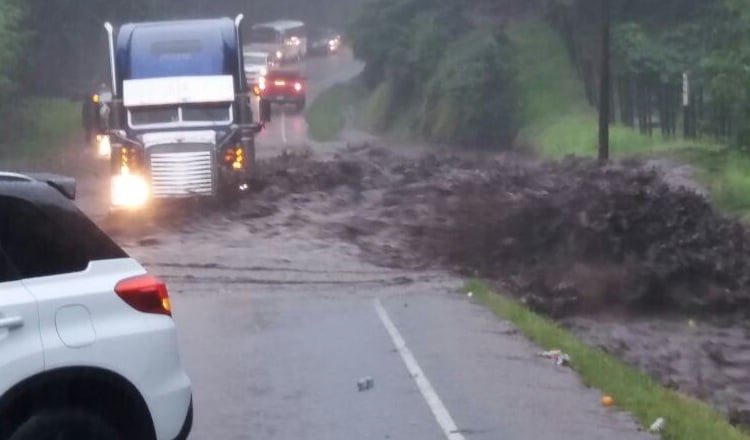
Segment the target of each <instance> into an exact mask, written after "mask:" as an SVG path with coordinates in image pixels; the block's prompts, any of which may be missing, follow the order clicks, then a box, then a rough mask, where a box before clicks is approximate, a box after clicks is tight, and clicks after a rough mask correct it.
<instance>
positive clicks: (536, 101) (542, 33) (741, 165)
mask: <svg viewBox="0 0 750 440" xmlns="http://www.w3.org/2000/svg"><path fill="white" fill-rule="evenodd" d="M509 35H510V38H511V40H512V41H513V42H514V44H515V45H516V46H517V54H518V71H519V82H520V87H521V103H522V107H523V117H524V121H526V123H525V126H524V128H523V130H522V131H521V134H520V137H519V144H521V145H530V146H531V147H532V148H533V149H534V150H535V152H536V153H538V154H539V155H540V156H541V157H544V158H549V159H559V158H561V157H565V156H568V155H574V156H582V157H593V156H595V155H596V154H597V145H598V127H597V125H598V121H597V113H596V111H595V109H594V108H592V107H591V106H590V105H588V103H587V102H586V99H585V95H584V91H583V85H582V82H581V81H580V79H579V78H578V76H577V75H576V72H575V69H574V68H573V65H572V63H571V61H570V58H569V56H568V52H567V51H566V49H565V46H564V45H563V42H562V39H561V38H560V36H559V35H558V34H557V33H556V32H555V31H554V30H553V29H552V28H551V27H550V26H549V25H548V24H546V23H544V22H543V21H542V20H538V19H529V20H526V21H518V22H516V23H515V24H513V25H512V26H511V27H510V29H509ZM610 154H611V155H612V157H630V156H667V157H673V158H677V159H679V160H682V161H684V162H687V163H690V164H692V165H693V166H694V167H695V168H696V170H697V172H698V175H699V177H700V178H701V179H702V180H703V182H704V183H705V184H706V186H707V187H708V188H709V189H710V191H711V195H712V199H713V201H714V203H715V204H716V206H717V207H718V208H719V209H720V210H721V211H722V212H725V213H730V214H734V215H737V216H739V217H741V218H743V219H745V220H749V221H750V155H748V154H746V153H739V152H730V151H728V150H727V149H725V148H719V147H717V146H716V142H715V141H706V140H699V141H694V140H685V139H682V138H679V137H678V138H665V137H662V136H661V134H658V133H657V134H654V135H653V136H648V135H645V134H641V133H639V132H638V131H636V130H633V129H630V128H628V127H623V126H620V125H614V126H612V127H611V128H610Z"/></svg>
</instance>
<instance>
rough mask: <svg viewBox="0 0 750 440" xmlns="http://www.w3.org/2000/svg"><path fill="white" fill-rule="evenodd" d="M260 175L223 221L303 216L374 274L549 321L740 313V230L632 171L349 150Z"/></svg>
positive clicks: (743, 261) (282, 160)
mask: <svg viewBox="0 0 750 440" xmlns="http://www.w3.org/2000/svg"><path fill="white" fill-rule="evenodd" d="M259 171H260V172H259V174H258V175H257V176H256V182H255V185H254V187H255V189H256V190H255V191H256V192H255V193H254V194H251V195H250V197H248V198H247V199H245V200H243V201H242V203H241V204H240V205H239V206H238V207H236V208H235V212H234V214H233V215H240V216H243V215H245V216H247V215H250V216H251V217H252V216H253V213H257V211H258V210H259V209H260V211H261V212H260V214H261V215H262V214H263V212H264V211H268V213H270V212H272V209H271V210H269V209H268V208H259V206H260V207H263V206H266V205H265V204H268V203H277V202H281V201H285V202H286V203H292V204H295V205H296V206H299V207H305V208H307V211H308V213H307V214H306V215H308V216H309V217H310V218H309V219H308V220H309V221H310V222H312V223H315V224H318V225H319V226H321V230H322V233H325V234H330V235H335V236H337V237H338V238H342V239H345V240H348V241H352V242H354V243H356V244H358V245H359V246H360V247H361V249H362V250H363V255H364V256H365V257H367V258H368V259H370V260H372V261H374V262H376V263H378V264H381V265H386V266H399V267H413V268H416V267H432V268H435V267H440V268H447V269H450V270H455V271H458V272H460V273H461V274H463V275H467V276H475V275H477V276H482V277H486V278H489V279H493V280H496V281H497V282H498V283H500V284H502V285H503V287H505V288H506V289H508V290H510V291H512V292H514V293H517V294H518V295H519V296H520V297H521V298H523V299H524V301H525V302H526V303H527V304H529V305H530V306H532V307H534V308H536V309H537V310H539V311H542V312H545V313H547V314H550V315H552V316H565V315H569V314H575V313H582V312H586V313H590V312H598V311H603V310H604V311H607V310H609V311H611V310H615V309H617V310H628V311H633V310H635V311H638V310H647V311H649V312H654V311H668V312H675V311H680V312H689V313H693V314H707V313H724V312H728V311H737V310H747V308H748V305H750V260H748V259H747V257H746V255H747V251H748V249H749V248H750V235H748V232H747V230H746V229H745V228H744V226H743V225H741V224H740V223H739V222H736V221H733V220H731V219H727V218H724V217H722V216H720V215H719V214H717V213H716V212H715V211H714V210H713V208H712V207H711V205H710V202H709V201H708V200H707V199H706V198H705V197H703V196H702V195H700V194H698V193H696V192H695V191H692V190H690V189H683V188H674V187H672V186H670V184H669V183H668V182H666V181H665V180H664V179H663V178H662V177H661V175H660V174H659V173H657V171H655V170H654V169H652V168H649V167H645V166H643V165H641V164H638V163H619V164H614V165H608V166H601V165H599V164H598V163H597V162H595V161H588V160H568V161H563V162H559V163H538V162H533V161H529V160H523V159H520V158H513V157H502V158H491V157H485V156H477V157H466V156H462V157H459V156H452V155H436V154H427V155H424V156H421V157H418V158H406V157H402V156H399V155H397V154H395V153H393V152H391V151H390V150H386V149H379V148H372V147H360V148H353V149H349V150H347V151H345V152H343V153H342V154H340V155H339V156H338V157H337V158H336V159H334V160H331V161H326V162H319V161H315V160H313V159H311V158H310V157H308V156H294V155H292V156H282V157H278V158H275V159H272V160H270V161H267V162H265V163H264V164H263V165H262V166H261V168H260V170H259ZM316 212H317V215H316V214H315V213H316Z"/></svg>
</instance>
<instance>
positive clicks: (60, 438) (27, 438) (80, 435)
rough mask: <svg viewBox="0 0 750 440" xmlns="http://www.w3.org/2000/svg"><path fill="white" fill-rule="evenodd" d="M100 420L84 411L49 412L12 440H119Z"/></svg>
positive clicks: (25, 425)
mask: <svg viewBox="0 0 750 440" xmlns="http://www.w3.org/2000/svg"><path fill="white" fill-rule="evenodd" d="M120 439H121V436H120V434H118V433H117V431H115V429H114V428H112V427H111V426H109V425H108V424H107V423H106V422H105V421H104V420H103V419H102V418H101V417H99V416H98V415H96V414H93V413H90V412H87V411H83V410H70V409H64V410H47V411H42V412H40V413H38V414H35V415H33V416H32V417H31V418H29V419H28V420H27V421H26V422H24V423H23V424H22V425H21V426H20V427H19V428H18V429H16V431H15V432H14V433H13V435H11V436H10V439H9V440H120Z"/></svg>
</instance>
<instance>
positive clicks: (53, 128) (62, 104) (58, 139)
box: [0, 98, 81, 160]
mask: <svg viewBox="0 0 750 440" xmlns="http://www.w3.org/2000/svg"><path fill="white" fill-rule="evenodd" d="M14 116H15V122H14V127H12V128H13V129H16V131H15V132H14V133H12V135H11V136H7V137H6V138H5V139H4V140H2V141H0V157H4V158H6V159H11V160H27V159H34V158H40V157H46V156H49V155H52V154H55V153H56V152H59V151H60V149H61V148H65V147H67V146H69V145H70V143H71V142H72V140H73V139H74V137H75V136H76V134H77V133H79V132H80V131H81V107H80V103H78V102H73V101H70V100H66V99H55V98H29V99H27V100H26V101H24V102H23V104H22V106H20V108H19V110H18V113H17V114H16V115H14Z"/></svg>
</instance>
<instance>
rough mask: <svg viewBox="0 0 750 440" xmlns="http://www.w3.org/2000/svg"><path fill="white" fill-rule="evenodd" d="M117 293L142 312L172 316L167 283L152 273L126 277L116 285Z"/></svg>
mask: <svg viewBox="0 0 750 440" xmlns="http://www.w3.org/2000/svg"><path fill="white" fill-rule="evenodd" d="M115 293H117V295H118V296H119V297H120V298H122V300H123V301H125V302H126V303H128V305H130V307H132V308H134V309H136V310H138V311H140V312H144V313H156V314H160V315H167V316H172V304H171V303H170V302H169V294H168V293H167V285H166V284H164V282H163V281H161V280H160V279H158V278H156V277H154V276H152V275H141V276H137V277H133V278H127V279H124V280H122V281H120V282H119V283H117V285H116V286H115Z"/></svg>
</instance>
